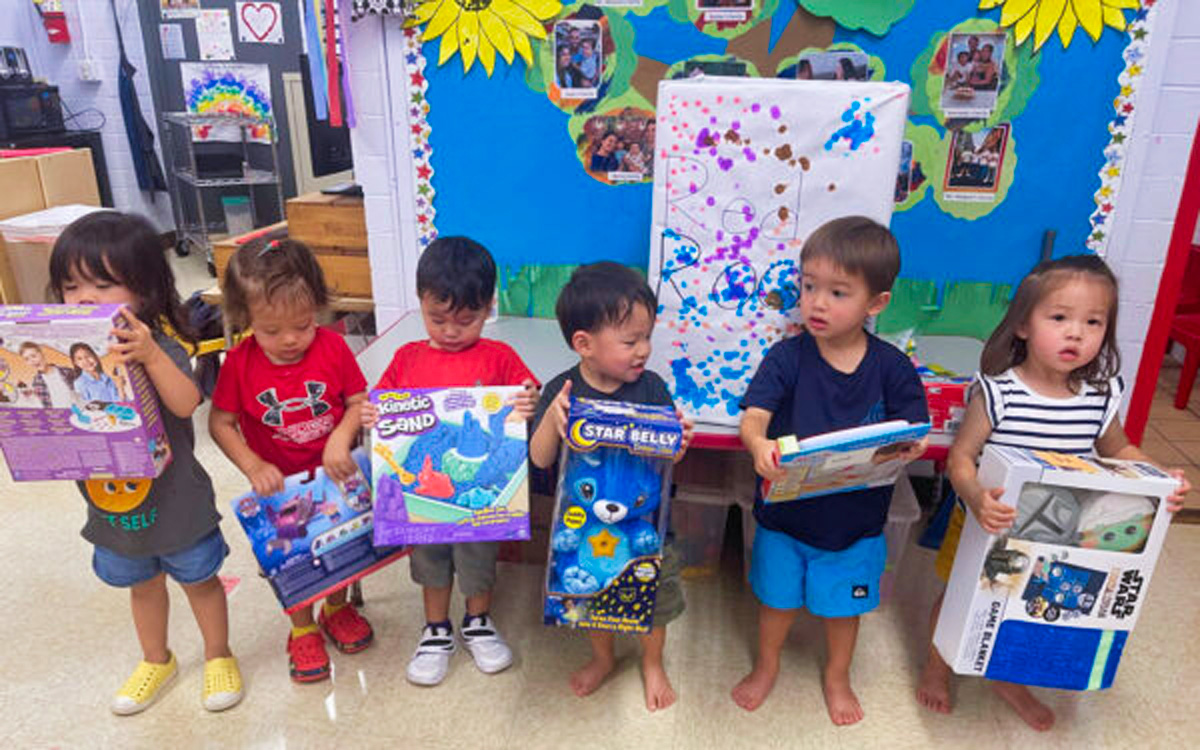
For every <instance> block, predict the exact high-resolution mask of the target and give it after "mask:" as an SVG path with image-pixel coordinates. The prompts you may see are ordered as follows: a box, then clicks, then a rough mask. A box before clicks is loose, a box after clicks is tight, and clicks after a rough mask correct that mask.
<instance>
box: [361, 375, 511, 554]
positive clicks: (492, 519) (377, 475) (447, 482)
mask: <svg viewBox="0 0 1200 750" xmlns="http://www.w3.org/2000/svg"><path fill="white" fill-rule="evenodd" d="M521 390H522V389H521V388H520V387H519V386H516V387H477V388H411V389H406V390H382V391H371V396H370V398H371V403H373V404H375V405H376V406H377V407H378V409H379V421H378V423H377V424H376V425H375V427H374V428H373V429H372V430H371V443H372V449H371V472H372V477H373V480H374V485H375V488H376V501H375V504H376V508H375V543H376V544H378V545H381V546H386V545H394V544H446V543H456V542H488V541H511V540H516V539H528V538H529V464H528V462H527V461H526V458H527V457H528V444H527V436H526V433H527V429H526V426H525V421H524V420H522V419H520V418H519V417H517V416H515V415H514V414H513V413H512V412H513V408H512V403H511V402H512V399H513V397H514V396H516V395H517V394H518V393H520V392H521Z"/></svg>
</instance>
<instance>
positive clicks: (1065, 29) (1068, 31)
mask: <svg viewBox="0 0 1200 750" xmlns="http://www.w3.org/2000/svg"><path fill="white" fill-rule="evenodd" d="M996 7H999V8H1000V25H1001V26H1003V27H1005V28H1007V27H1009V26H1012V27H1013V32H1014V35H1015V36H1016V41H1017V44H1022V43H1024V42H1025V40H1026V39H1028V38H1029V34H1030V33H1032V34H1033V49H1034V51H1035V52H1036V51H1037V50H1040V49H1041V48H1042V45H1043V44H1045V43H1046V40H1047V39H1049V38H1050V35H1051V34H1052V33H1054V31H1055V30H1057V31H1058V38H1059V40H1061V41H1062V46H1063V47H1064V48H1066V47H1067V46H1068V45H1069V44H1070V43H1071V38H1072V37H1074V36H1075V29H1076V27H1078V26H1082V27H1083V30H1084V31H1086V32H1087V35H1088V36H1090V37H1091V38H1092V41H1093V42H1094V41H1096V40H1098V39H1099V38H1100V32H1102V31H1104V27H1105V26H1110V27H1112V28H1114V29H1116V30H1117V31H1124V30H1125V26H1126V23H1127V22H1126V20H1125V14H1124V13H1123V12H1121V11H1122V9H1132V10H1136V9H1137V8H1138V7H1139V3H1138V0H979V9H980V10H988V9H990V8H996Z"/></svg>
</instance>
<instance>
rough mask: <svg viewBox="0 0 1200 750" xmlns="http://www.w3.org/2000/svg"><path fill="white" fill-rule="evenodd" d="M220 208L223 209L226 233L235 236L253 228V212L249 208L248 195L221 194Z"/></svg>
mask: <svg viewBox="0 0 1200 750" xmlns="http://www.w3.org/2000/svg"><path fill="white" fill-rule="evenodd" d="M221 208H222V209H224V211H225V232H226V234H229V235H232V236H234V237H236V236H238V235H242V234H245V233H247V232H249V231H250V230H252V229H254V214H253V213H252V212H251V210H250V198H249V197H248V196H245V195H223V196H221Z"/></svg>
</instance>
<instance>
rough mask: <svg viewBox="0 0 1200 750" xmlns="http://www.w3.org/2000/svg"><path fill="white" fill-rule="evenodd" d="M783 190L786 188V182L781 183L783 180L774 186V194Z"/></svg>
mask: <svg viewBox="0 0 1200 750" xmlns="http://www.w3.org/2000/svg"><path fill="white" fill-rule="evenodd" d="M784 190H787V184H786V183H783V182H781V183H779V184H778V185H776V186H775V195H779V194H780V193H782V192H783V191H784Z"/></svg>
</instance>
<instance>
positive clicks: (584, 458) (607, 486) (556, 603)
mask: <svg viewBox="0 0 1200 750" xmlns="http://www.w3.org/2000/svg"><path fill="white" fill-rule="evenodd" d="M682 439H683V428H682V425H681V424H680V422H679V420H678V419H677V418H676V416H675V410H674V408H673V407H670V406H646V405H641V404H626V403H620V402H615V401H589V400H587V399H575V398H572V399H571V411H570V415H569V417H568V422H567V439H566V440H564V441H563V449H562V455H561V457H560V459H559V462H558V465H559V476H558V501H557V504H556V506H555V510H554V526H553V530H552V532H551V536H550V562H549V564H548V565H547V566H546V583H545V592H546V596H545V603H544V611H543V620H544V621H545V623H546V624H547V625H568V626H571V627H576V628H586V629H590V630H607V631H616V632H636V633H648V632H650V629H651V627H653V616H654V600H655V597H656V595H657V592H658V580H659V573H660V571H661V569H662V540H663V538H664V537H665V536H666V533H667V527H666V524H667V517H668V515H669V514H668V513H667V504H668V502H670V488H671V468H672V458H673V457H674V456H675V455H676V454H677V453H678V451H679V448H680V445H681V443H682Z"/></svg>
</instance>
